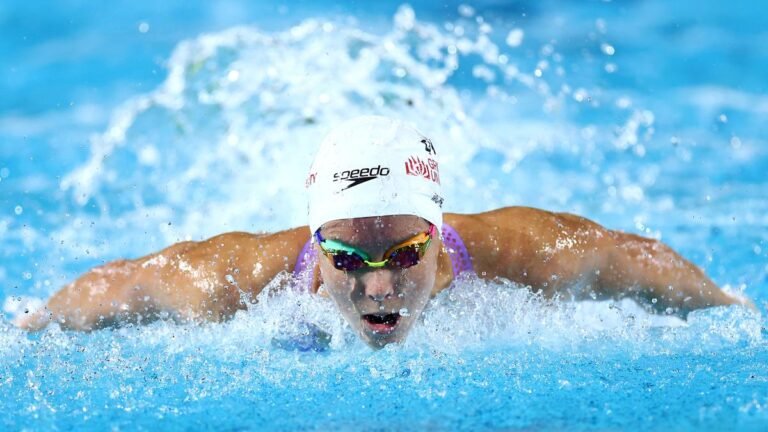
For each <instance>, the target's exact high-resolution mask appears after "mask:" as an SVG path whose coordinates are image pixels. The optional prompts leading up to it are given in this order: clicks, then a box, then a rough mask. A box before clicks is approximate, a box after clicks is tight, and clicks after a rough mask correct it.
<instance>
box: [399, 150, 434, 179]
mask: <svg viewBox="0 0 768 432" xmlns="http://www.w3.org/2000/svg"><path fill="white" fill-rule="evenodd" d="M405 173H406V174H408V175H412V176H417V177H424V178H425V179H429V180H432V181H433V182H435V183H437V184H440V169H439V168H438V166H437V161H436V160H434V159H432V158H427V162H424V161H423V160H421V158H419V157H418V156H411V157H410V158H408V160H407V161H405Z"/></svg>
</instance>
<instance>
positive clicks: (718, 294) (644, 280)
mask: <svg viewBox="0 0 768 432" xmlns="http://www.w3.org/2000/svg"><path fill="white" fill-rule="evenodd" d="M608 233H609V236H608V239H609V243H608V244H605V245H603V247H602V248H601V250H602V255H603V259H602V262H603V264H602V266H601V268H600V269H599V275H598V276H597V279H598V286H599V287H600V289H601V291H602V293H603V294H607V295H608V296H610V297H613V298H622V297H630V298H633V299H635V300H637V301H639V302H640V303H643V304H647V305H649V306H650V307H651V308H653V309H654V310H655V311H657V312H660V313H667V314H675V315H678V316H681V317H683V318H685V317H686V316H687V315H688V313H689V312H691V311H693V310H695V309H701V308H706V307H712V306H725V305H734V304H736V305H743V306H746V307H748V308H751V309H753V310H756V308H755V306H754V304H753V303H752V302H751V301H750V300H749V299H747V298H742V297H736V296H733V295H729V294H727V293H726V292H724V291H723V290H722V289H720V288H719V287H718V286H717V285H716V284H715V283H714V282H713V281H712V280H711V279H710V278H709V277H707V275H706V274H704V272H703V271H702V270H701V269H700V268H698V267H697V266H695V265H694V264H692V263H691V262H689V261H688V260H686V259H685V258H683V257H681V256H680V255H679V254H677V253H676V252H675V251H673V250H672V249H671V248H670V247H668V246H666V245H664V244H663V243H661V242H659V241H656V240H652V239H647V238H644V237H640V236H636V235H633V234H627V233H622V232H617V231H608Z"/></svg>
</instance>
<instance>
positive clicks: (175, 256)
mask: <svg viewBox="0 0 768 432" xmlns="http://www.w3.org/2000/svg"><path fill="white" fill-rule="evenodd" d="M439 156H440V154H439V152H438V148H437V147H436V146H435V145H434V144H433V143H432V142H431V141H430V140H429V139H428V138H427V137H425V136H424V135H422V134H421V133H420V132H418V131H417V130H416V129H414V128H413V127H411V126H409V125H407V124H406V123H404V122H402V121H399V120H394V119H389V118H385V117H377V116H364V117H358V118H354V119H352V120H349V121H347V122H345V123H343V124H341V125H339V126H337V127H336V128H335V129H333V130H332V131H331V132H330V134H329V135H328V136H327V137H326V138H325V140H324V141H323V142H322V144H321V146H320V148H319V150H318V153H317V155H316V157H315V160H314V162H313V164H312V167H311V169H310V171H309V173H308V176H307V178H306V182H305V185H306V188H307V190H308V193H309V208H308V209H309V211H308V215H309V218H308V223H309V226H302V227H298V228H293V229H289V230H287V231H282V232H277V233H273V234H251V233H244V232H232V233H227V234H221V235H219V236H216V237H213V238H211V239H208V240H205V241H200V242H182V243H177V244H174V245H172V246H170V247H168V248H166V249H164V250H162V251H160V252H157V253H154V254H151V255H148V256H145V257H142V258H138V259H133V260H120V261H115V262H112V263H109V264H106V265H104V266H101V267H97V268H94V269H93V270H91V271H89V272H87V273H86V274H84V275H83V276H81V277H80V278H79V279H77V280H75V281H74V282H72V283H70V284H69V285H67V286H65V287H63V288H62V289H61V290H60V291H59V292H57V293H55V294H54V295H53V296H52V297H51V298H50V299H49V300H48V302H47V304H46V305H45V307H44V308H42V309H41V310H38V311H36V312H34V313H30V314H28V315H25V316H22V317H20V318H19V319H18V320H17V321H16V324H17V325H18V326H19V327H21V328H23V329H27V330H39V329H42V328H44V327H45V326H46V325H48V324H49V323H51V322H55V323H58V324H59V325H60V326H61V327H62V328H64V329H73V330H84V331H88V330H94V329H98V328H103V327H108V326H113V325H119V324H122V323H129V322H130V323H145V322H149V321H152V320H154V319H157V318H161V317H172V318H174V319H176V320H178V321H183V322H188V321H192V322H204V321H222V320H226V319H228V318H230V317H232V316H233V315H234V314H235V313H236V312H237V311H238V310H242V309H245V308H246V307H247V302H246V301H245V300H244V298H252V299H255V298H256V296H257V295H258V294H259V293H260V292H261V291H262V290H263V289H264V287H266V286H267V285H268V284H269V283H270V281H272V280H273V279H275V278H276V276H277V275H278V274H280V273H282V272H293V274H294V276H295V284H297V285H299V286H300V287H301V289H305V290H307V291H309V292H311V293H318V290H320V287H321V286H322V287H323V289H322V291H323V292H325V293H327V294H328V295H329V296H330V297H331V299H333V302H334V303H335V304H336V306H337V307H338V310H339V311H340V313H341V314H342V315H343V317H344V318H345V319H346V321H347V322H348V323H349V325H350V326H351V327H352V329H354V330H355V332H357V334H359V335H360V337H361V338H362V339H363V340H364V341H365V342H367V343H368V344H369V345H370V346H372V347H375V348H378V347H383V346H384V345H387V344H389V343H392V342H397V341H401V340H403V339H404V338H405V337H406V336H407V334H408V332H409V330H410V329H411V328H412V327H413V325H414V323H415V322H416V321H417V320H418V318H419V316H420V315H421V313H422V311H423V310H424V308H425V306H426V305H427V303H428V302H429V301H430V298H432V297H434V296H435V295H436V294H437V293H439V292H440V291H442V290H444V289H448V288H449V287H450V285H451V283H452V282H453V281H454V280H456V279H457V278H460V277H466V276H467V275H471V276H474V277H479V278H482V279H497V278H503V279H507V280H509V281H512V282H515V283H517V284H520V285H522V286H525V287H528V288H529V289H530V290H531V291H533V292H537V293H541V295H543V296H545V297H546V298H567V299H573V300H581V299H614V300H618V299H622V298H626V297H628V298H631V299H634V300H635V301H637V302H638V303H641V304H643V305H647V307H648V308H649V309H651V310H653V311H655V312H658V313H662V314H674V315H677V316H680V317H682V318H685V317H686V316H687V314H688V313H689V312H690V311H693V310H695V309H700V308H706V307H711V306H720V305H733V304H740V305H744V306H747V307H750V308H752V309H754V306H753V305H752V303H751V302H750V301H749V300H748V299H746V298H741V297H736V296H733V295H729V294H727V293H725V292H724V291H722V290H721V289H720V288H718V286H717V285H716V284H715V283H714V282H712V280H710V279H709V278H708V277H707V276H706V275H705V274H704V272H703V271H702V270H701V269H699V268H698V267H696V266H695V265H693V264H692V263H690V262H688V261H687V260H685V259H684V258H683V257H681V256H680V255H678V254H677V253H675V252H674V251H673V250H672V249H670V248H669V247H667V246H665V245H664V244H662V243H660V242H658V241H656V240H651V239H647V238H643V237H640V236H637V235H634V234H627V233H623V232H620V231H614V230H609V229H606V228H604V227H602V226H600V225H598V224H596V223H594V222H592V221H589V220H587V219H584V218H582V217H579V216H574V215H571V214H566V213H552V212H548V211H544V210H537V209H533V208H527V207H507V208H501V209H497V210H493V211H488V212H485V213H478V214H454V213H445V214H443V211H442V206H443V194H442V191H441V180H440V165H439ZM243 294H245V295H243Z"/></svg>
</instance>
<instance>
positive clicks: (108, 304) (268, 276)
mask: <svg viewBox="0 0 768 432" xmlns="http://www.w3.org/2000/svg"><path fill="white" fill-rule="evenodd" d="M308 237H309V230H308V229H307V228H306V227H302V228H296V229H293V230H288V231H282V232H279V233H275V234H268V235H253V234H248V233H228V234H222V235H220V236H217V237H213V238H211V239H208V240H205V241H202V242H182V243H177V244H175V245H173V246H170V247H168V248H166V249H164V250H162V251H160V252H157V253H154V254H151V255H148V256H145V257H142V258H138V259H135V260H120V261H115V262H111V263H108V264H105V265H103V266H100V267H97V268H94V269H92V270H90V271H89V272H87V273H85V274H84V275H82V276H80V277H79V278H78V279H77V280H75V281H74V282H72V283H70V284H68V285H66V286H65V287H63V288H62V289H61V290H60V291H58V292H57V293H55V294H54V295H53V296H51V298H50V299H49V300H48V302H47V303H46V305H45V307H44V308H42V309H40V310H38V311H35V312H33V313H30V314H27V315H24V316H22V317H20V318H18V319H17V320H16V321H15V323H16V325H18V326H19V327H20V328H23V329H26V330H30V331H35V330H40V329H42V328H44V327H46V326H47V325H48V324H49V323H51V322H56V323H58V324H60V325H61V327H62V328H64V329H71V330H82V331H89V330H95V329H99V328H103V327H109V326H113V325H117V324H122V323H142V322H149V321H153V320H155V319H157V318H159V317H164V316H167V317H170V318H173V319H175V320H178V321H220V320H223V319H227V318H229V317H231V316H232V315H233V314H234V313H235V312H237V310H240V309H243V308H245V306H246V305H245V302H244V301H243V294H245V295H246V296H250V297H252V298H255V296H256V295H258V294H259V293H260V292H261V290H262V289H263V288H264V287H265V286H266V285H267V284H268V283H269V282H270V281H271V280H272V279H274V277H275V276H276V275H277V274H278V273H279V272H281V271H290V270H291V269H292V268H293V265H294V263H295V260H296V256H297V255H298V252H299V250H300V248H301V246H302V245H303V242H302V240H303V241H306V239H307V238H308Z"/></svg>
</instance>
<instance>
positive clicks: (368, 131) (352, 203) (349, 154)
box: [305, 116, 443, 233]
mask: <svg viewBox="0 0 768 432" xmlns="http://www.w3.org/2000/svg"><path fill="white" fill-rule="evenodd" d="M305 185H306V187H307V190H308V191H309V229H310V230H312V232H313V233H314V232H315V231H317V229H319V228H320V226H322V225H323V224H324V223H326V222H330V221H332V220H338V219H352V218H360V217H370V216H390V215H401V214H402V215H415V216H420V217H422V218H424V219H426V220H427V221H429V222H431V223H432V224H434V225H435V226H436V227H437V229H438V230H440V229H441V226H442V223H443V210H442V205H443V197H442V194H441V187H440V171H439V167H438V159H437V152H436V151H435V147H434V146H433V145H432V142H431V141H430V140H429V138H427V137H425V136H424V135H422V134H421V133H420V132H419V131H417V130H416V129H415V128H413V127H412V126H409V125H407V124H405V123H404V122H402V121H400V120H395V119H391V118H387V117H380V116H363V117H356V118H353V119H351V120H348V121H346V122H344V123H342V124H340V125H339V126H337V127H335V128H334V129H333V130H332V131H331V132H330V133H329V134H328V136H326V137H325V139H324V140H323V142H322V144H320V149H319V150H318V151H317V155H316V156H315V161H314V162H313V163H312V167H311V168H310V170H309V176H308V177H307V180H306V183H305Z"/></svg>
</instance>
